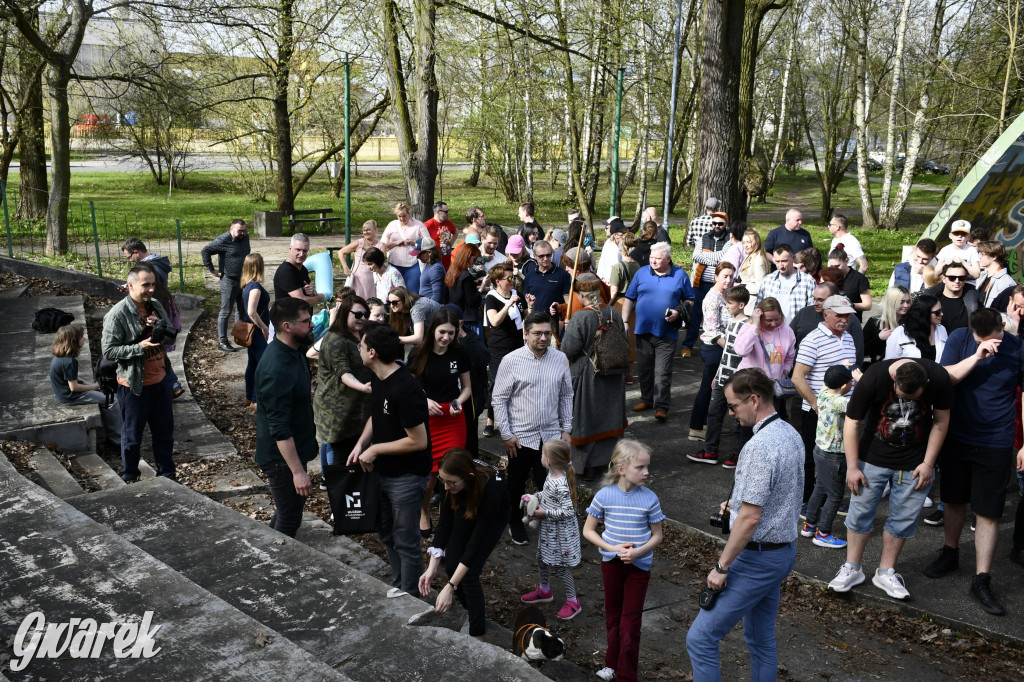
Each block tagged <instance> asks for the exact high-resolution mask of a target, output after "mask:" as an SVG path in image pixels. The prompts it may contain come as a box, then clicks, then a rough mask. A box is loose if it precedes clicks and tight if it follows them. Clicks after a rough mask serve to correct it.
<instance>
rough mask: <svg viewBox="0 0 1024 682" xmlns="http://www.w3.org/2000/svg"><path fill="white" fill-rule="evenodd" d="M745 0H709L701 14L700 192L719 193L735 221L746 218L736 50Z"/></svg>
mask: <svg viewBox="0 0 1024 682" xmlns="http://www.w3.org/2000/svg"><path fill="white" fill-rule="evenodd" d="M744 4H745V3H744V0H722V1H721V2H718V1H715V0H712V1H710V2H708V3H707V5H706V7H705V15H704V17H705V18H704V49H703V56H702V63H703V70H702V79H703V84H704V85H703V88H702V93H701V128H700V165H699V167H698V171H697V187H698V194H699V196H704V197H711V196H713V197H717V198H718V199H720V200H721V202H722V210H723V211H725V212H727V213H728V214H729V216H730V218H732V219H733V220H737V219H741V220H742V219H745V217H746V213H747V211H746V202H745V201H744V199H743V197H742V196H741V195H740V192H739V179H740V156H741V154H742V153H743V149H742V147H741V143H742V141H741V138H740V118H739V104H740V53H741V50H742V35H743V29H744V17H745V13H744Z"/></svg>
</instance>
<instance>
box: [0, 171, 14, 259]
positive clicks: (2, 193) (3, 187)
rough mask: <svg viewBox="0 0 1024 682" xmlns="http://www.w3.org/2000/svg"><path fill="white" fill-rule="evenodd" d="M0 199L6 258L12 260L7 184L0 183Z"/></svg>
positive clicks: (12, 245) (12, 242) (12, 248)
mask: <svg viewBox="0 0 1024 682" xmlns="http://www.w3.org/2000/svg"><path fill="white" fill-rule="evenodd" d="M0 197H2V198H3V201H4V226H5V227H6V228H7V256H8V257H9V258H14V241H13V239H12V238H11V216H10V214H9V213H8V212H7V183H6V182H0Z"/></svg>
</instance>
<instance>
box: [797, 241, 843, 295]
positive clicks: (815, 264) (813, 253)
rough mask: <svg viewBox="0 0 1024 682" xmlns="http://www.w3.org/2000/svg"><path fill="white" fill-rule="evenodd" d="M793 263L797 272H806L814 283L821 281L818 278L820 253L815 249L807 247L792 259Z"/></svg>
mask: <svg viewBox="0 0 1024 682" xmlns="http://www.w3.org/2000/svg"><path fill="white" fill-rule="evenodd" d="M793 262H794V263H796V267H797V269H798V270H802V271H804V272H806V273H807V274H808V275H810V276H811V277H813V278H814V281H815V282H820V281H821V278H820V277H818V273H819V272H820V271H821V251H819V250H818V248H817V247H815V246H808V247H807V248H806V249H804V250H803V251H801V252H800V253H798V254H796V256H794V257H793ZM840 288H841V287H840Z"/></svg>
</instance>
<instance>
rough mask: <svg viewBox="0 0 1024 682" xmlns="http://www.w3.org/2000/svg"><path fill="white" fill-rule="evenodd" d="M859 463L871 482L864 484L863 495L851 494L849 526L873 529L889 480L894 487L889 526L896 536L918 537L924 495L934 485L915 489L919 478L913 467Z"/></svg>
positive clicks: (864, 530) (866, 530)
mask: <svg viewBox="0 0 1024 682" xmlns="http://www.w3.org/2000/svg"><path fill="white" fill-rule="evenodd" d="M859 465H860V470H861V471H862V472H864V478H866V479H867V484H866V485H863V486H861V489H860V495H851V496H850V511H849V512H848V513H847V515H846V527H847V528H848V529H850V530H851V531H853V532H854V533H860V534H861V535H867V534H868V533H870V532H871V529H872V527H873V526H874V524H875V512H876V511H877V510H878V504H879V503H880V502H881V501H882V493H883V492H884V491H885V484H886V483H888V484H889V485H890V486H891V490H890V492H889V517H888V518H887V519H886V520H885V530H886V532H888V533H889V535H891V536H893V537H894V538H901V539H904V540H905V539H908V538H912V537H914V535H915V534H916V533H917V521H918V518H919V517H920V515H921V510H922V509H924V498H926V497H927V496H928V491H929V490H931V488H932V487H931V485H928V486H927V487H925V488H924V489H923V490H914V486H915V485H916V484H917V479H916V478H914V472H913V470H908V471H901V470H899V469H886V468H884V467H879V466H875V465H874V464H868V463H867V462H863V461H862V462H860V464H859Z"/></svg>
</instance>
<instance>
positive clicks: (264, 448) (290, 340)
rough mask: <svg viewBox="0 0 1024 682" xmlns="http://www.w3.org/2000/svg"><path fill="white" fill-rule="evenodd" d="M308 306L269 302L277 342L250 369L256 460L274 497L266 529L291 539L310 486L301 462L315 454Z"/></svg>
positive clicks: (298, 301) (300, 301) (290, 301)
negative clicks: (253, 388) (253, 379)
mask: <svg viewBox="0 0 1024 682" xmlns="http://www.w3.org/2000/svg"><path fill="white" fill-rule="evenodd" d="M312 315H313V310H312V308H310V306H309V304H308V303H306V301H304V300H303V299H301V298H294V297H292V296H283V297H282V298H279V299H278V300H276V301H274V305H273V307H271V309H270V321H271V323H272V324H273V325H274V336H275V337H276V339H277V341H279V343H272V344H270V345H269V346H267V350H266V351H264V353H263V357H262V358H260V364H259V366H258V367H257V368H256V400H255V401H254V402H255V403H256V464H257V465H258V466H259V467H260V469H262V470H263V473H265V474H266V475H267V480H268V482H269V483H270V495H271V496H272V497H273V498H274V507H275V508H276V510H275V511H274V516H273V518H271V519H270V527H271V528H273V529H274V530H278V531H281V532H282V533H284V534H285V535H288V536H290V537H295V533H296V531H298V529H299V525H301V523H302V508H303V506H305V504H306V497H308V496H309V495H311V494H312V493H313V485H312V483H311V482H310V480H309V474H307V473H306V462H308V461H310V460H311V459H313V458H314V457H316V455H317V452H318V450H319V448H318V447H317V442H316V425H315V424H314V422H313V398H312V395H311V391H310V383H311V378H310V375H309V365H308V364H307V363H306V358H305V356H304V355H303V353H304V351H305V349H306V347H307V346H310V345H312V343H313V325H312V319H313V317H312Z"/></svg>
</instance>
